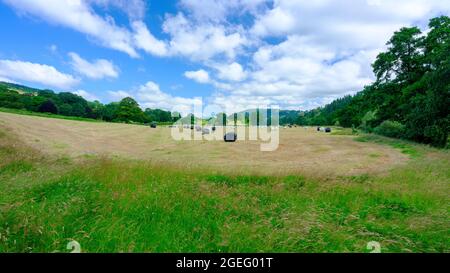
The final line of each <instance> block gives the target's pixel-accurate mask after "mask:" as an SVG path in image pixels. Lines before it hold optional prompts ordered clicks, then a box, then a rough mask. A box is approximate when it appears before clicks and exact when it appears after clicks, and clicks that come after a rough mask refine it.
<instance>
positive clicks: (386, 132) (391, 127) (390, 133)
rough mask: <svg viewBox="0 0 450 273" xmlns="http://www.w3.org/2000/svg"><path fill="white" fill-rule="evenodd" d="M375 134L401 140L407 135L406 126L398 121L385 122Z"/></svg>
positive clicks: (375, 130)
mask: <svg viewBox="0 0 450 273" xmlns="http://www.w3.org/2000/svg"><path fill="white" fill-rule="evenodd" d="M374 132H375V134H378V135H382V136H387V137H395V138H401V137H403V136H404V133H405V125H403V124H401V123H400V122H397V121H390V120H385V121H383V122H382V123H381V124H380V125H379V126H378V127H376V128H375V129H374Z"/></svg>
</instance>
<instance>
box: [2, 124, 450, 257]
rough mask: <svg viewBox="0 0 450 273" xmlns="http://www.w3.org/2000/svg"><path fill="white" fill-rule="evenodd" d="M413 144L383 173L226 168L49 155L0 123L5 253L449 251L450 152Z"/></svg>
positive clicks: (3, 243) (3, 248)
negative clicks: (224, 171)
mask: <svg viewBox="0 0 450 273" xmlns="http://www.w3.org/2000/svg"><path fill="white" fill-rule="evenodd" d="M366 141H367V139H366ZM405 145H406V144H405ZM408 145H409V144H408ZM414 149H415V150H417V151H419V152H420V153H419V154H420V155H421V156H417V157H414V158H413V159H412V160H411V161H410V162H409V163H408V165H407V166H404V167H402V168H398V169H396V170H394V171H392V172H391V173H390V174H388V175H387V176H383V177H371V176H367V175H363V176H356V177H337V178H329V179H327V180H317V179H313V178H303V177H299V176H288V177H269V176H268V177H254V176H224V175H220V174H217V173H206V172H203V171H201V170H178V169H174V168H171V166H155V165H152V164H151V163H146V162H142V161H118V160H111V159H106V158H92V159H86V160H85V161H84V162H72V161H71V160H70V159H67V158H45V157H43V156H42V155H41V154H39V153H38V152H36V151H33V150H31V149H30V148H28V147H24V145H23V144H22V143H19V142H17V140H16V138H15V137H14V136H11V135H9V133H6V131H5V130H3V131H1V130H0V252H53V251H61V252H67V250H66V249H65V246H66V244H67V243H68V242H69V241H70V240H77V241H78V242H80V243H81V247H82V250H83V251H85V252H118V251H125V252H129V251H132V252H143V251H148V252H182V251H187V252H212V251H214V252H259V251H267V252H341V251H345V252H347V251H352V252H366V251H367V250H366V244H367V242H369V241H373V240H375V241H379V242H380V243H381V246H382V251H383V252H410V251H413V252H419V251H426V252H449V250H450V249H449V245H450V244H449V243H450V239H449V236H450V232H449V230H450V225H449V221H448V219H449V217H448V211H449V207H448V206H449V199H448V192H449V181H450V170H449V168H448V166H449V163H450V162H449V155H448V152H446V151H436V150H434V149H429V148H427V147H424V146H419V145H415V146H414Z"/></svg>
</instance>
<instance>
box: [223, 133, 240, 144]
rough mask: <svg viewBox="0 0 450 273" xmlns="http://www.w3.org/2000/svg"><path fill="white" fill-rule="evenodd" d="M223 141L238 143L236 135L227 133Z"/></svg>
mask: <svg viewBox="0 0 450 273" xmlns="http://www.w3.org/2000/svg"><path fill="white" fill-rule="evenodd" d="M223 140H224V141H225V142H236V140H237V134H236V133H226V134H225V135H224V136H223Z"/></svg>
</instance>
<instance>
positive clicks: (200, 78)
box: [184, 69, 210, 83]
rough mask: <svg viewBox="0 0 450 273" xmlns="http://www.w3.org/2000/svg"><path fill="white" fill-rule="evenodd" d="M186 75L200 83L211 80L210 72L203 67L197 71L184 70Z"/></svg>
mask: <svg viewBox="0 0 450 273" xmlns="http://www.w3.org/2000/svg"><path fill="white" fill-rule="evenodd" d="M184 76H185V77H186V78H188V79H191V80H194V81H196V82H199V83H208V82H210V79H209V74H208V72H206V71H205V70H203V69H200V70H197V71H186V72H184Z"/></svg>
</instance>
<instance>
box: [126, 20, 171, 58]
mask: <svg viewBox="0 0 450 273" xmlns="http://www.w3.org/2000/svg"><path fill="white" fill-rule="evenodd" d="M132 26H133V29H134V34H133V38H134V42H135V44H136V47H138V48H140V49H143V50H145V51H146V52H147V53H150V54H153V55H156V56H166V55H168V48H167V44H166V43H165V42H163V41H160V40H158V39H156V38H155V37H154V36H153V35H152V34H151V33H150V31H149V30H148V28H147V26H146V25H145V24H144V23H143V22H142V21H135V22H133V24H132Z"/></svg>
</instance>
